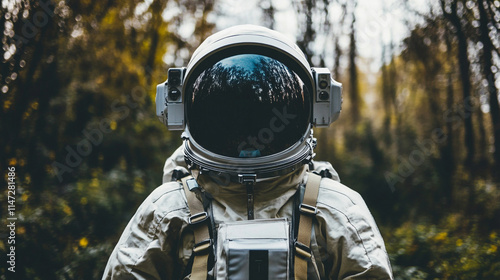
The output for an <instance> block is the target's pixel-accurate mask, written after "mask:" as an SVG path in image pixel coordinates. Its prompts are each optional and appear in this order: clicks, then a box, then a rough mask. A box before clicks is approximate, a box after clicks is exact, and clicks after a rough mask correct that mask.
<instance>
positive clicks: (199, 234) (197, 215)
mask: <svg viewBox="0 0 500 280" xmlns="http://www.w3.org/2000/svg"><path fill="white" fill-rule="evenodd" d="M181 182H182V186H183V187H184V192H185V193H186V199H187V203H188V207H189V212H190V216H189V218H188V223H189V225H191V226H192V229H193V234H194V246H193V254H194V260H193V266H192V269H191V279H193V280H206V279H207V274H208V268H207V264H208V255H209V252H210V249H211V248H212V245H213V243H212V239H210V233H209V230H208V224H207V223H206V222H205V221H207V219H208V213H207V212H206V211H205V209H204V208H203V204H202V202H201V201H200V200H199V199H198V198H197V197H196V193H195V192H199V187H198V184H197V183H196V181H195V179H194V178H193V177H192V176H186V177H184V178H182V179H181Z"/></svg>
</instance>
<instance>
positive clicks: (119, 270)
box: [102, 182, 189, 280]
mask: <svg viewBox="0 0 500 280" xmlns="http://www.w3.org/2000/svg"><path fill="white" fill-rule="evenodd" d="M188 213H189V212H188V209H187V205H186V201H185V198H184V196H183V190H182V189H181V188H180V186H179V184H178V183H177V182H172V183H168V184H164V185H162V186H161V187H159V188H157V189H156V190H155V191H154V192H153V193H151V195H150V196H149V197H148V198H147V199H146V200H145V201H144V202H143V203H142V205H141V206H140V207H139V208H138V210H137V212H136V213H135V215H134V216H133V217H132V219H131V220H130V222H129V223H128V225H127V226H126V228H125V230H124V231H123V233H122V235H121V237H120V240H119V241H118V243H117V245H116V247H115V248H114V250H113V252H112V253H111V256H110V257H109V260H108V263H107V265H106V268H105V271H104V275H103V278H102V279H148V280H150V279H175V278H176V275H177V274H179V265H178V248H177V246H178V244H179V236H180V232H181V231H182V229H183V228H184V227H185V224H186V222H185V220H186V217H187V215H188Z"/></svg>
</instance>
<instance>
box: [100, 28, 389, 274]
mask: <svg viewBox="0 0 500 280" xmlns="http://www.w3.org/2000/svg"><path fill="white" fill-rule="evenodd" d="M341 90H342V88H341V84H340V83H338V82H336V81H335V80H333V79H332V78H331V76H330V72H329V71H328V69H325V68H314V67H311V66H310V65H309V64H308V62H307V60H306V59H305V56H304V54H303V53H302V51H301V50H300V49H299V48H298V47H297V46H296V45H295V44H294V43H293V42H291V41H289V40H288V39H287V38H286V37H285V36H283V35H282V34H280V33H278V32H276V31H272V30H269V29H267V28H264V27H259V26H253V25H241V26H235V27H231V28H228V29H226V30H223V31H220V32H218V33H215V34H214V35H212V36H210V37H209V38H207V39H206V40H205V41H204V42H203V43H202V44H201V45H200V46H199V47H198V49H197V50H196V51H195V52H194V54H193V56H192V58H191V60H190V62H189V64H188V65H187V67H181V68H171V69H169V71H168V80H167V81H166V82H164V83H161V84H159V85H158V87H157V95H156V105H157V107H156V110H157V115H158V118H159V119H160V120H161V121H162V122H163V123H164V124H165V125H167V127H168V128H169V129H172V130H175V129H177V130H184V132H183V134H182V138H183V145H182V146H181V147H179V148H178V149H177V150H176V151H175V152H174V154H173V155H172V156H171V157H170V158H168V159H167V161H166V162H165V167H164V176H163V184H162V185H161V186H160V187H158V188H157V189H156V190H154V191H153V192H152V193H151V194H150V195H149V197H148V198H146V200H145V201H144V202H143V203H142V205H141V206H140V207H139V209H138V210H137V212H136V214H135V215H134V217H133V218H132V219H131V220H130V222H129V224H128V225H127V227H126V228H125V230H124V232H123V234H122V236H121V238H120V240H119V241H118V244H117V245H116V247H115V249H114V250H113V252H112V254H111V256H110V258H109V261H108V263H107V266H106V269H105V271H104V276H103V279H259V280H262V279H393V276H392V271H391V266H390V262H389V258H388V255H387V252H386V250H385V245H384V241H383V239H382V236H381V234H380V232H379V230H378V228H377V225H376V223H375V221H374V219H373V217H372V215H371V213H370V211H369V210H368V208H367V206H366V204H365V202H364V200H363V199H362V197H361V196H360V195H359V194H358V193H356V192H355V191H353V190H352V189H350V188H348V187H346V186H344V185H342V184H341V183H340V180H339V178H338V175H337V173H336V172H335V170H334V169H333V168H332V166H331V165H330V164H329V163H325V162H317V161H313V157H314V152H313V150H314V147H315V146H316V140H315V139H314V137H313V134H312V128H313V127H326V126H329V125H330V124H331V123H332V122H333V121H335V120H336V119H337V118H338V116H339V114H340V110H341V103H342V97H341Z"/></svg>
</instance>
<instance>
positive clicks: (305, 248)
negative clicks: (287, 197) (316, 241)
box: [294, 173, 321, 280]
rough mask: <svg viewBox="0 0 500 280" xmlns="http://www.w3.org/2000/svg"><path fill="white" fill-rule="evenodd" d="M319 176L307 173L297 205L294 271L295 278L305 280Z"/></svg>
mask: <svg viewBox="0 0 500 280" xmlns="http://www.w3.org/2000/svg"><path fill="white" fill-rule="evenodd" d="M320 182H321V176H319V175H317V174H314V173H308V177H307V183H306V189H305V193H304V199H303V200H302V203H301V204H300V205H299V213H300V219H299V232H298V234H297V240H296V241H295V244H294V247H295V258H294V259H295V264H294V272H295V279H296V280H307V262H308V260H310V259H311V257H312V253H311V248H310V246H311V231H312V222H313V218H314V216H316V213H317V212H318V210H317V208H316V201H317V199H318V192H319V184H320Z"/></svg>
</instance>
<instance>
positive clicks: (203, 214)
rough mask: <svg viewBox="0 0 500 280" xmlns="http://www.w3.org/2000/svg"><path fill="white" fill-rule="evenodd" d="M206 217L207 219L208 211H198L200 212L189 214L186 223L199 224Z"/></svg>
mask: <svg viewBox="0 0 500 280" xmlns="http://www.w3.org/2000/svg"><path fill="white" fill-rule="evenodd" d="M206 219H208V213H207V212H200V213H197V214H194V215H191V216H189V218H188V223H189V224H190V225H195V224H199V223H201V222H203V221H205V220H206Z"/></svg>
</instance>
